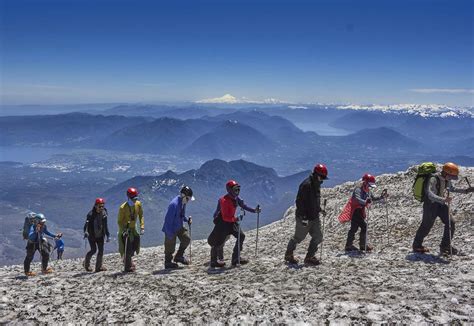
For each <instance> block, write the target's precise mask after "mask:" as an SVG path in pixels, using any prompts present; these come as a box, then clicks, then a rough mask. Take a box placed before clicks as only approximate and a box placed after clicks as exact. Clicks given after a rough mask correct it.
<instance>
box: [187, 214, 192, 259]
mask: <svg viewBox="0 0 474 326" xmlns="http://www.w3.org/2000/svg"><path fill="white" fill-rule="evenodd" d="M188 225H189V239H190V240H189V262H190V263H191V262H192V261H193V229H192V227H191V223H189V220H188Z"/></svg>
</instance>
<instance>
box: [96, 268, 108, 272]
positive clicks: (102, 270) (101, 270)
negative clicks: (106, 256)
mask: <svg viewBox="0 0 474 326" xmlns="http://www.w3.org/2000/svg"><path fill="white" fill-rule="evenodd" d="M106 270H107V268H105V267H104V266H102V267H101V268H99V269H96V270H95V272H96V273H98V272H105V271H106Z"/></svg>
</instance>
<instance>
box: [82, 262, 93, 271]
mask: <svg viewBox="0 0 474 326" xmlns="http://www.w3.org/2000/svg"><path fill="white" fill-rule="evenodd" d="M89 263H90V262H89ZM82 266H83V267H84V269H85V270H86V271H88V272H92V268H91V267H90V265H89V264H87V261H86V260H84V261H83V262H82Z"/></svg>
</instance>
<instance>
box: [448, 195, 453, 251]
mask: <svg viewBox="0 0 474 326" xmlns="http://www.w3.org/2000/svg"><path fill="white" fill-rule="evenodd" d="M448 198H449V189H448ZM448 232H449V256H452V255H453V246H452V244H451V203H450V202H449V201H448Z"/></svg>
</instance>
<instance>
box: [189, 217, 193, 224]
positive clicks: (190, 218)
mask: <svg viewBox="0 0 474 326" xmlns="http://www.w3.org/2000/svg"><path fill="white" fill-rule="evenodd" d="M191 224H193V218H192V217H191V216H190V217H188V225H191Z"/></svg>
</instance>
